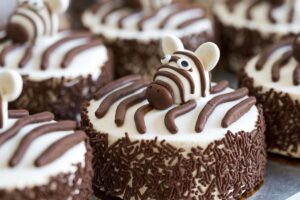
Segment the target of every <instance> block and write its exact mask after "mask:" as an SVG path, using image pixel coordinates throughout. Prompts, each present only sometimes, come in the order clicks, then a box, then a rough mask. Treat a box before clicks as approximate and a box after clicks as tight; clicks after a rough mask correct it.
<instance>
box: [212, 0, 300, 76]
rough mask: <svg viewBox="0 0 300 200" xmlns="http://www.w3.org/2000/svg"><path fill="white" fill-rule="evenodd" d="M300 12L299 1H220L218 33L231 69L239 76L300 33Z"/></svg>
mask: <svg viewBox="0 0 300 200" xmlns="http://www.w3.org/2000/svg"><path fill="white" fill-rule="evenodd" d="M299 9H300V2H299V1H297V0H289V1H288V0H243V1H239V0H225V1H216V2H215V4H214V7H213V13H214V16H215V21H216V32H217V35H218V37H219V42H220V45H221V51H222V54H224V60H225V62H226V64H227V66H228V67H229V68H230V69H231V70H234V71H235V72H238V71H239V69H241V68H242V66H244V65H245V63H246V61H247V60H248V59H250V58H251V57H252V56H254V55H256V54H258V53H260V52H261V51H262V50H263V49H264V48H265V47H266V46H268V45H269V44H271V43H274V42H276V41H278V40H279V39H280V38H283V37H287V36H290V35H295V34H297V33H298V32H300V26H299V25H298V24H299V23H300V15H299V12H298V10H299Z"/></svg>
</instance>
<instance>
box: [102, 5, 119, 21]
mask: <svg viewBox="0 0 300 200" xmlns="http://www.w3.org/2000/svg"><path fill="white" fill-rule="evenodd" d="M122 8H124V6H123V5H122V6H116V7H114V8H112V9H110V10H108V11H107V12H106V13H105V14H104V15H103V16H102V19H101V23H102V24H106V21H107V18H108V17H109V15H111V14H112V13H113V12H115V11H117V10H120V9H122Z"/></svg>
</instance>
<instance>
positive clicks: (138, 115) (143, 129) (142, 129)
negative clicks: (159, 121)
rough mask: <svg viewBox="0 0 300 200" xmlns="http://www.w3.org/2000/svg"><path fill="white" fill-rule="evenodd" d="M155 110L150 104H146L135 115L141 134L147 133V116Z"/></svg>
mask: <svg viewBox="0 0 300 200" xmlns="http://www.w3.org/2000/svg"><path fill="white" fill-rule="evenodd" d="M151 110H153V107H152V106H151V105H149V104H146V105H144V106H142V107H140V108H139V109H138V110H137V111H136V112H135V114H134V121H135V126H136V129H137V130H138V132H139V133H141V134H144V133H146V131H147V128H146V125H145V115H146V114H147V113H148V112H150V111H151Z"/></svg>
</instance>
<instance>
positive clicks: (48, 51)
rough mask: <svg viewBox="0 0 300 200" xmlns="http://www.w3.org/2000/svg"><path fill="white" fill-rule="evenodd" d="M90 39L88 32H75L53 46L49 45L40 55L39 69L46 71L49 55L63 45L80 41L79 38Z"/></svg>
mask: <svg viewBox="0 0 300 200" xmlns="http://www.w3.org/2000/svg"><path fill="white" fill-rule="evenodd" d="M88 37H91V33H89V32H76V33H74V34H72V35H70V36H67V37H65V38H63V39H61V40H59V41H57V42H55V43H54V44H53V45H51V46H50V47H49V48H47V49H46V51H45V52H44V53H43V55H42V62H41V69H47V68H48V66H49V57H50V56H51V54H52V53H53V52H54V51H55V50H56V49H57V48H59V47H60V46H62V45H63V44H65V43H67V42H69V41H72V40H76V39H81V38H88Z"/></svg>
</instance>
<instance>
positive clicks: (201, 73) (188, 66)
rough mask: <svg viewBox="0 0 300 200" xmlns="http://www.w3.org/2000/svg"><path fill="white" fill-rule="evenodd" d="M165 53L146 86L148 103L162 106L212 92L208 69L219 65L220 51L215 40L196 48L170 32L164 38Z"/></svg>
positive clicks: (163, 107)
mask: <svg viewBox="0 0 300 200" xmlns="http://www.w3.org/2000/svg"><path fill="white" fill-rule="evenodd" d="M162 49H163V52H164V54H165V56H164V57H163V58H162V60H161V62H162V64H163V65H162V66H161V67H160V68H159V69H158V71H157V72H156V74H155V76H154V81H153V82H152V83H151V84H150V86H149V87H148V88H147V90H146V97H147V99H148V101H149V103H150V104H151V105H152V106H153V107H154V108H155V109H159V110H163V109H167V108H169V107H171V106H172V105H173V104H185V103H187V102H188V101H189V100H194V99H198V98H201V97H205V96H207V95H208V94H209V92H210V75H209V72H210V71H211V70H212V69H213V68H214V67H215V66H216V65H217V63H218V60H219V58H220V51H219V48H218V46H217V45H216V44H214V43H211V42H207V43H205V44H202V45H201V46H200V47H199V48H198V49H197V50H196V51H195V52H191V51H188V50H185V49H184V46H183V44H182V42H181V41H180V39H178V38H176V37H174V36H167V37H165V38H164V39H163V41H162Z"/></svg>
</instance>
